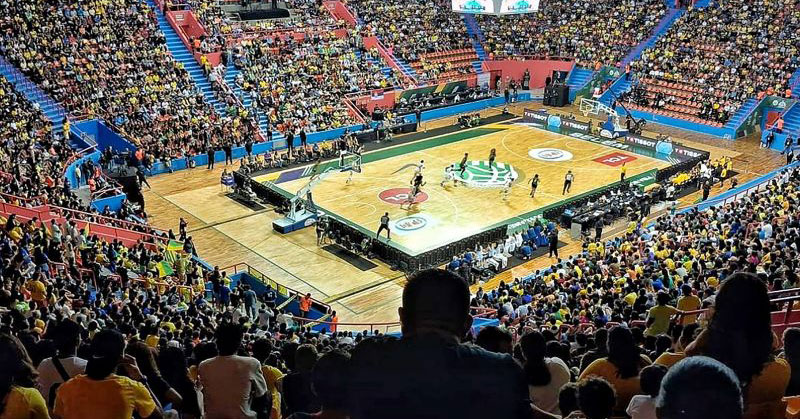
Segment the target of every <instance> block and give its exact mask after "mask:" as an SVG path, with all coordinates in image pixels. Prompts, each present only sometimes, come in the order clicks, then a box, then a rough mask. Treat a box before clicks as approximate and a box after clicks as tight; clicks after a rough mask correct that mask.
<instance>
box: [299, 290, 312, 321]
mask: <svg viewBox="0 0 800 419" xmlns="http://www.w3.org/2000/svg"><path fill="white" fill-rule="evenodd" d="M310 311H311V293H308V294H306V295H305V296H304V297H300V317H302V318H304V319H307V318H308V313H309V312H310Z"/></svg>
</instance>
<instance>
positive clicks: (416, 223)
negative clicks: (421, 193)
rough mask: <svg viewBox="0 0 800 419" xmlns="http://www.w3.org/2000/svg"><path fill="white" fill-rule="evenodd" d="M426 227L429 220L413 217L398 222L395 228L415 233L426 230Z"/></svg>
mask: <svg viewBox="0 0 800 419" xmlns="http://www.w3.org/2000/svg"><path fill="white" fill-rule="evenodd" d="M426 225H428V220H426V219H425V218H424V217H420V216H417V215H412V216H409V217H405V218H401V219H399V220H397V222H396V223H395V224H394V227H395V228H396V229H397V230H400V231H414V230H419V229H421V228H424V227H425V226H426Z"/></svg>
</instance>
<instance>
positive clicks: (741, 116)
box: [725, 97, 759, 129]
mask: <svg viewBox="0 0 800 419" xmlns="http://www.w3.org/2000/svg"><path fill="white" fill-rule="evenodd" d="M758 102H759V101H758V99H756V98H754V97H751V98H750V99H747V100H746V101H745V102H744V103H743V104H742V106H739V109H737V110H736V112H735V113H734V114H733V116H731V117H730V119H728V122H727V123H726V124H725V128H733V129H736V128H738V127H739V125H741V124H742V122H744V120H745V119H747V117H748V116H749V115H750V113H751V112H753V110H755V108H756V106H758Z"/></svg>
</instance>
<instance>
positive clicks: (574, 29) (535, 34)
mask: <svg viewBox="0 0 800 419" xmlns="http://www.w3.org/2000/svg"><path fill="white" fill-rule="evenodd" d="M665 12H666V5H665V3H664V2H663V1H660V0H632V1H631V0H602V1H585V0H584V1H577V2H575V1H568V0H555V1H553V0H550V1H548V2H546V3H544V2H543V3H542V7H541V8H540V9H539V11H538V12H537V13H533V14H521V15H507V16H492V15H479V16H476V19H477V21H478V23H479V25H480V28H481V31H482V32H483V35H484V37H485V39H486V42H485V49H486V52H487V53H489V54H491V55H493V56H495V57H504V56H515V55H533V56H540V57H567V58H574V59H575V60H576V62H577V63H578V65H582V66H584V67H589V68H594V66H595V63H598V62H599V63H601V64H603V65H612V66H616V65H619V63H620V61H621V60H622V59H623V58H624V57H625V55H627V53H628V52H629V51H630V50H631V49H632V48H633V47H634V46H636V45H637V44H638V43H639V42H642V41H643V40H645V39H647V37H649V36H650V35H651V34H652V32H653V29H654V28H655V27H656V25H657V24H658V22H659V21H660V20H661V18H662V17H663V16H664V13H665Z"/></svg>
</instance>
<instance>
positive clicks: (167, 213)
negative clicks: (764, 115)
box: [144, 103, 784, 329]
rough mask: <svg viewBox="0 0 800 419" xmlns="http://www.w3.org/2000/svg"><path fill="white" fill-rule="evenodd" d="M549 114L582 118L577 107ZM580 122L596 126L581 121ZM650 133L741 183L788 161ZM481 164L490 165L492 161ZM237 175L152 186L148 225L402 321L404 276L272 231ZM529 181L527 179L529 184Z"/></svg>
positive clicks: (217, 255) (208, 254)
mask: <svg viewBox="0 0 800 419" xmlns="http://www.w3.org/2000/svg"><path fill="white" fill-rule="evenodd" d="M524 108H534V109H537V108H542V106H541V105H540V104H536V103H525V104H520V105H512V106H510V110H511V112H512V113H514V114H517V115H521V114H522V111H523V109H524ZM550 110H551V111H554V112H558V113H574V114H576V115H577V114H578V110H577V107H573V108H555V109H553V108H551V109H550ZM500 111H501V109H500V108H494V109H486V110H483V111H481V115H482V116H484V117H487V116H490V115H495V114H498V113H500ZM578 118H579V119H581V120H588V119H589V118H585V117H582V116H578ZM454 122H455V117H448V118H443V119H441V120H436V121H429V122H426V123H425V124H424V125H423V127H424V128H428V129H433V128H436V127H439V126H445V125H451V124H453V123H454ZM647 130H648V131H649V132H647V134H648V135H654V133H662V134H667V135H671V136H672V137H673V138H674V139H676V140H678V141H681V142H683V143H685V144H686V145H688V146H690V147H696V148H700V149H703V150H707V151H709V152H711V156H712V158H718V157H720V156H723V155H727V156H731V157H733V158H734V169H735V170H737V171H738V172H740V175H738V176H737V177H738V178H739V180H740V182H741V183H744V182H746V181H748V180H750V179H752V178H755V177H757V176H758V175H760V174H763V173H767V172H769V171H771V170H773V169H774V168H776V167H778V166H780V164H781V163H782V162H783V160H784V158H783V157H782V156H780V153H777V152H774V151H771V150H765V149H760V148H759V146H758V139H757V138H755V137H749V138H743V139H738V140H736V141H729V140H718V139H713V138H710V137H705V136H702V135H699V134H694V133H690V132H687V131H681V130H675V129H668V128H665V127H661V126H658V125H648V127H647ZM498 135H499V134H498ZM575 141H577V140H575ZM585 144H587V143H583V142H581V143H578V145H579V146H582V145H585ZM459 152H460V150H459ZM484 154H485V153H484ZM457 157H458V158H457V159H456V160H460V157H461V155H458V156H457ZM477 157H479V158H481V159H485V158H486V156H485V155H482V156H480V155H479V156H477ZM504 159H508V157H507V153H506V152H504V151H503V150H502V149H500V148H498V161H503V160H504ZM426 163H427V162H426ZM236 167H237V166H236V165H233V166H227V167H226V166H225V165H223V164H217V166H216V168H215V169H213V170H206V169H205V168H196V169H193V170H189V171H181V172H176V173H174V174H165V175H159V176H156V177H152V178H149V179H148V181H149V183H150V184H151V185H152V189H146V190H145V191H144V195H145V200H146V202H147V212H148V214H149V221H150V222H151V223H152V224H153V225H155V226H158V227H160V228H163V229H170V228H171V229H174V230H175V231H177V228H178V220H179V217H183V218H184V219H186V220H187V221H188V223H189V234H190V235H191V236H192V237H193V239H194V242H195V245H196V247H197V250H198V253H199V254H200V255H201V256H202V257H203V258H204V259H205V260H206V261H208V262H209V263H211V264H212V265H219V266H220V267H226V266H230V265H233V264H236V263H247V264H250V265H251V266H253V267H255V268H256V269H259V270H261V271H262V272H264V273H265V274H267V275H269V276H270V277H272V278H273V279H275V280H276V281H278V282H280V283H282V284H284V285H286V286H288V287H290V288H293V289H296V290H298V291H302V292H311V293H312V295H313V296H314V298H317V299H319V300H322V301H326V302H329V303H330V304H331V307H332V308H333V309H334V310H337V312H338V314H339V318H340V319H341V321H342V322H392V321H396V320H397V319H398V317H397V307H398V306H400V299H401V295H402V289H403V285H404V284H405V277H404V276H403V275H402V274H401V273H399V272H396V271H392V270H391V269H389V267H387V266H386V265H385V264H383V263H381V262H380V261H373V262H375V263H376V264H377V265H378V267H376V268H374V269H371V270H369V271H361V270H359V269H356V268H355V267H353V266H351V265H350V264H348V263H346V262H344V261H342V260H341V259H339V258H336V257H335V256H333V255H331V254H330V253H328V252H327V251H325V250H323V249H321V248H320V247H317V245H316V242H315V237H314V232H313V230H312V229H305V230H301V231H298V232H294V233H291V234H288V235H278V234H275V233H274V232H273V231H272V227H271V223H272V220H274V219H275V218H277V217H279V215H278V214H276V213H275V212H274V211H273V210H272V208H265V209H263V210H260V211H253V210H251V209H249V208H246V207H245V206H243V205H240V204H238V203H237V202H235V201H233V200H231V199H228V198H226V197H225V191H223V189H222V188H221V187H220V184H219V179H220V175H221V173H222V171H223V170H224V169H226V168H227V169H228V170H233V169H235V168H236ZM426 172H428V173H429V175H430V176H429V179H428V182H429V183H428V184H427V185H426V187H425V188H424V189H434V190H435V188H439V186H438V182H439V181H440V180H441V179H439V178H438V177H439V176H438V175H439V174H440V173H441V172H440V168H433V166H432V164H427V169H426ZM434 172H436V173H434ZM528 175H529V173H526V177H527V176H528ZM629 175H631V173H630V172H629ZM583 176H584V175H581V174H580V173H579V174H578V176H576V184H575V187H579V186H580V184H581V181H582V180H585V179H584V177H583ZM609 176H611V178H612V179H616V177H617V176H618V172H616V171H614V170H610V171H609ZM406 177H410V175H406V176H404V177H403V178H402V179H400V181H402V182H399V183H402V186H403V187H405V186H406V185H407V182H408V180H407V179H406ZM543 181H547V179H543ZM553 182H555V188H556V190H555V191H550V193H551V194H556V195H557V194H559V193H560V187H561V176H559V178H558V179H556V180H554V181H553ZM546 183H547V182H545V183H542V186H541V189H540V191H545V188H546V187H547V186H546ZM516 189H519V190H520V191H519V193H522V192H523V191H526V189H525V188H522V185H520V186H518V187H515V193H517V191H516ZM461 191H462V190H460V189H459V190H454V191H452V192H450V191H441V192H440V193H441V194H442V195H444V194H445V193H448V194H449V193H458V192H461ZM574 191H575V190H574ZM721 192H723V191H722V190H719V189H718V188H717V187H715V188H714V190H713V191H712V195H714V194H719V193H721ZM485 193H486V194H487V196H489V197H490V198H491V202H493V203H494V202H498V201H499V196H498V195H499V191H497V190H492V191H485ZM696 198H697V194H695V195H690V196H688V197H686V198H685V199H684V200H683V201H682V203H683V204H688V203H691V202H692V201H693V200H694V199H696ZM511 201H512V202H513V200H511ZM370 220H372V219H371V218H370ZM561 239H562V240H563V241H565V242H567V246H566V247H564V248H563V249H561V250H560V252H561V253H562V254H563V255H570V254H575V253H577V252H579V251H580V243H575V242H573V241H572V240H570V239H569V238H568V237H563V236H562V238H561ZM551 263H553V260H552V259H548V258H537V259H534V260H531V261H529V262H527V263H525V264H523V265H521V266H518V267H516V268H514V269H512V270H509V271H505V272H503V273H501V274H499V275H497V276H496V277H495V278H493V279H492V280H491V281H489V282H487V283H486V284H485V285H484V288H485V289H491V288H493V287H496V286H497V284H498V283H499V282H500V281H506V282H508V281H511V280H513V278H515V277H519V276H522V275H525V274H528V273H530V272H531V271H532V270H535V269H540V268H543V267H546V266H549V265H550V264H551ZM355 329H363V327H361V328H358V327H356V328H355Z"/></svg>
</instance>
